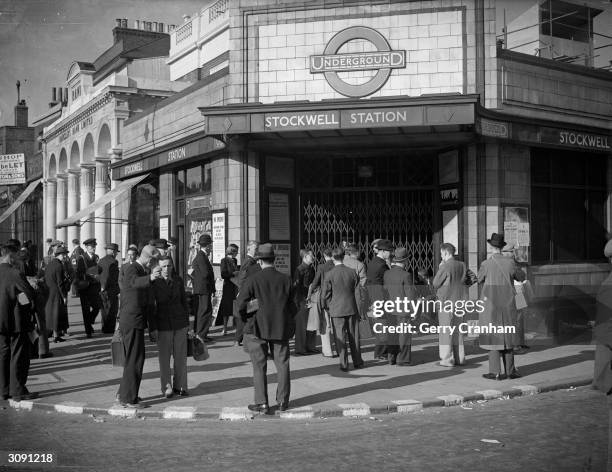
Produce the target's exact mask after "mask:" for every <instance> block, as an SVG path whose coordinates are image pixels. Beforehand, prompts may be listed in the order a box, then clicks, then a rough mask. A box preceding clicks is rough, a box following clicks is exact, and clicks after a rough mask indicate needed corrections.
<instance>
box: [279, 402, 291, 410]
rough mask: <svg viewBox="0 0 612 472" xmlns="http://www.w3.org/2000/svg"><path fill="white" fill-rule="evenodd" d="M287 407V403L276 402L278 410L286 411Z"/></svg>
mask: <svg viewBox="0 0 612 472" xmlns="http://www.w3.org/2000/svg"><path fill="white" fill-rule="evenodd" d="M288 409H289V403H288V402H287V403H285V402H281V403H279V404H278V411H287V410H288Z"/></svg>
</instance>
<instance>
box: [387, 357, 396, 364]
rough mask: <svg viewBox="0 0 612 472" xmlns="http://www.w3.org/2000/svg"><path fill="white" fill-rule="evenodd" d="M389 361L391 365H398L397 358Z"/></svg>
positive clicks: (390, 358)
mask: <svg viewBox="0 0 612 472" xmlns="http://www.w3.org/2000/svg"><path fill="white" fill-rule="evenodd" d="M388 361H389V365H395V364H397V359H396V358H395V357H389V358H388Z"/></svg>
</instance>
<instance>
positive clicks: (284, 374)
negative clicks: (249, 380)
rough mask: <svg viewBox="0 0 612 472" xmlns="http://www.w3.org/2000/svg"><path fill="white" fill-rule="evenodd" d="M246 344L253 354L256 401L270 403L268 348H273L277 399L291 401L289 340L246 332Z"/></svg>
mask: <svg viewBox="0 0 612 472" xmlns="http://www.w3.org/2000/svg"><path fill="white" fill-rule="evenodd" d="M244 344H245V346H246V348H247V350H248V352H249V355H250V356H251V362H252V364H253V387H254V389H255V403H258V404H262V403H264V404H266V405H269V403H268V376H267V371H268V348H269V347H270V348H271V349H272V354H273V356H274V365H275V366H276V376H277V379H278V386H277V387H276V401H277V402H278V403H279V404H280V403H285V404H287V403H289V394H290V393H291V376H290V373H289V341H267V340H265V339H260V338H258V337H256V336H253V335H252V334H247V333H245V334H244Z"/></svg>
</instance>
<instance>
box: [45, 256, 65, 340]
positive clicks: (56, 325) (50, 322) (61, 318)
mask: <svg viewBox="0 0 612 472" xmlns="http://www.w3.org/2000/svg"><path fill="white" fill-rule="evenodd" d="M67 254H68V249H66V248H65V247H64V246H56V248H55V250H54V256H53V258H52V259H51V260H50V261H49V263H48V264H47V267H46V269H45V274H44V278H45V284H46V285H47V288H48V290H49V295H48V296H47V301H46V304H45V321H46V326H47V328H48V329H50V330H53V341H54V342H56V343H59V342H63V341H64V339H63V338H62V337H61V335H62V332H64V331H65V330H66V329H68V309H67V307H66V294H67V292H68V289H69V287H70V284H69V283H68V281H67V279H66V276H65V269H64V260H65V258H66V256H67Z"/></svg>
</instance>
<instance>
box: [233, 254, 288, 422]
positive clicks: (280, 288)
mask: <svg viewBox="0 0 612 472" xmlns="http://www.w3.org/2000/svg"><path fill="white" fill-rule="evenodd" d="M274 259H275V256H274V250H273V248H272V245H271V244H262V245H261V246H260V247H259V251H258V254H257V261H258V263H259V265H260V266H261V269H262V270H261V271H260V272H258V273H256V274H254V275H253V276H252V277H250V278H248V279H247V280H246V282H245V283H244V286H243V287H242V289H241V290H240V294H239V295H238V312H239V313H240V316H241V317H242V320H243V321H244V322H245V326H244V342H245V345H246V347H247V350H248V352H249V354H250V356H251V362H252V363H253V386H254V387H255V403H254V404H252V405H249V410H251V411H257V412H261V413H264V414H267V413H268V412H269V406H268V380H267V376H266V372H267V361H268V346H270V348H271V349H272V350H273V359H274V364H275V365H276V371H277V377H278V387H277V389H276V401H277V402H278V408H279V410H280V411H285V410H286V409H287V408H288V405H289V393H290V390H291V380H290V374H289V339H291V337H292V336H293V335H294V333H295V321H294V317H295V315H296V313H297V308H296V306H295V304H294V302H293V293H292V286H291V279H290V278H289V277H288V276H287V275H285V274H282V273H281V272H279V271H277V270H276V269H275V268H274ZM250 300H257V305H258V306H257V311H253V312H250V313H249V312H248V310H247V304H248V302H249V301H250Z"/></svg>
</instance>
